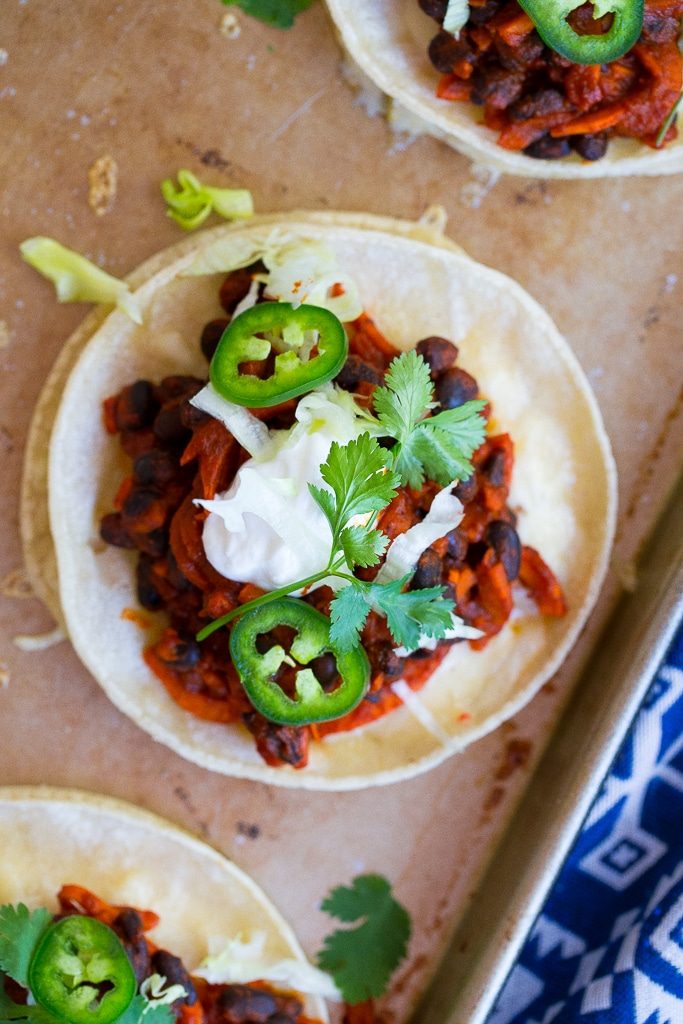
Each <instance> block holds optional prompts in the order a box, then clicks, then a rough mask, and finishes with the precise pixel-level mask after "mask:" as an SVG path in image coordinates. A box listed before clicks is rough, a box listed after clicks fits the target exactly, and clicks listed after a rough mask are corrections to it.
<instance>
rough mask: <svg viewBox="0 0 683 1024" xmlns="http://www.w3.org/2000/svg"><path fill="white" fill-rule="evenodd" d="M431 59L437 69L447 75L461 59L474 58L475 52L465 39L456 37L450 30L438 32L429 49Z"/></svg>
mask: <svg viewBox="0 0 683 1024" xmlns="http://www.w3.org/2000/svg"><path fill="white" fill-rule="evenodd" d="M427 54H428V56H429V59H430V61H431V62H432V64H433V65H434V67H435V68H436V70H437V71H440V72H441V74H442V75H447V74H449V73H450V72H451V71H452V70H453V65H454V64H457V63H458V61H461V60H474V56H475V55H474V52H473V51H472V50H471V49H470V47H469V45H468V44H467V43H466V42H465V40H464V39H456V38H455V36H452V35H451V34H450V32H438V33H437V34H436V35H435V36H434V38H433V39H432V41H431V43H430V44H429V47H428V49H427Z"/></svg>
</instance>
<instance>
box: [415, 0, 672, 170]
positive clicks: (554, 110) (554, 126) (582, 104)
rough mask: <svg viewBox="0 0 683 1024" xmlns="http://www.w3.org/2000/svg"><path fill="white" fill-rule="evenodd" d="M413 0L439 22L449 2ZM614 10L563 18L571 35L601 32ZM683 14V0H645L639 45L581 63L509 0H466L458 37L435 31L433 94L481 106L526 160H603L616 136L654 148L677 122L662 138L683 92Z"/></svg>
mask: <svg viewBox="0 0 683 1024" xmlns="http://www.w3.org/2000/svg"><path fill="white" fill-rule="evenodd" d="M418 3H419V5H420V7H421V8H422V10H423V11H424V12H425V13H426V14H428V15H429V16H430V17H432V18H433V19H434V20H435V21H436V22H438V23H439V24H440V25H442V24H443V19H444V15H445V13H446V8H447V6H448V3H447V0H418ZM611 17H612V16H611V15H605V16H604V17H603V18H601V19H598V20H594V19H593V7H592V5H591V4H590V3H586V4H584V5H583V6H582V7H579V8H578V9H577V10H576V11H574V12H572V14H571V15H570V16H569V19H568V20H569V22H570V24H571V25H572V27H573V28H574V30H575V31H576V32H577V33H579V34H594V35H597V34H600V32H604V31H607V29H608V27H609V25H610V23H611ZM681 17H683V0H646V2H645V15H644V21H643V29H642V33H641V36H640V39H639V40H638V42H637V43H636V45H635V46H634V47H633V48H632V49H631V50H630V51H629V52H628V53H626V54H625V55H624V56H623V57H621V58H620V59H619V60H615V61H612V62H611V63H609V64H587V65H586V64H574V63H572V62H571V61H570V60H567V58H565V57H563V56H561V55H560V54H558V53H555V52H554V51H553V50H551V49H549V48H548V47H547V46H545V44H544V43H543V41H542V40H541V37H540V36H539V34H538V32H537V31H536V29H535V28H534V24H533V22H532V21H531V19H530V18H529V16H528V15H527V14H526V13H525V12H524V11H523V10H522V8H521V7H520V6H519V4H517V3H516V2H515V0H470V14H469V20H468V22H467V24H466V25H465V27H464V28H463V29H462V31H461V32H460V36H459V38H458V39H456V38H455V37H454V36H452V35H450V34H449V33H448V32H445V31H443V29H441V30H440V31H439V32H438V33H437V34H436V35H435V36H434V38H433V39H432V41H431V43H430V45H429V50H428V53H429V59H430V60H431V62H432V64H433V65H434V67H435V68H436V70H437V71H438V72H440V74H441V76H442V77H441V79H440V81H439V84H438V86H437V95H438V96H439V97H440V98H441V99H445V100H465V101H467V102H470V103H474V104H476V105H477V106H481V107H483V120H484V124H485V125H486V126H487V127H488V128H491V129H493V130H494V131H497V132H498V133H499V134H498V139H497V142H498V145H499V146H501V147H502V148H503V149H509V150H521V151H522V152H524V153H525V154H526V155H527V156H530V157H535V158H539V159H543V160H557V159H559V158H561V157H565V156H569V155H570V154H571V153H572V152H575V153H577V154H578V155H579V156H580V157H582V158H583V159H584V160H591V161H592V160H599V159H600V158H601V157H603V156H604V155H605V153H606V151H607V146H608V143H609V140H610V139H611V138H615V137H617V136H622V137H626V138H633V139H638V140H639V141H640V142H643V143H645V145H647V146H652V147H656V146H657V145H660V144H663V143H667V142H671V141H673V139H675V138H676V137H677V129H676V125H675V119H674V122H673V123H672V124H671V125H670V126H669V128H668V130H667V132H666V134H665V136H664V138H663V139H660V140H658V135H659V133H660V130H661V129H662V127H663V125H664V123H665V121H666V119H667V117H668V116H669V114H670V112H671V110H672V108H673V107H674V105H675V103H676V102H677V100H678V97H679V95H680V92H681V85H682V80H683V60H682V57H681V52H680V49H679V46H678V40H679V36H680V31H681Z"/></svg>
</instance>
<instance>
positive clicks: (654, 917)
mask: <svg viewBox="0 0 683 1024" xmlns="http://www.w3.org/2000/svg"><path fill="white" fill-rule="evenodd" d="M672 662H673V664H672ZM682 668H683V629H681V630H679V637H678V638H677V642H676V644H675V645H674V647H673V648H672V651H671V652H670V659H669V664H667V665H665V666H663V667H662V668H661V669H660V671H659V672H658V673H657V676H656V678H655V680H654V681H653V684H652V686H651V687H650V689H649V691H648V694H647V696H646V698H645V700H644V701H643V704H642V706H641V708H640V710H639V712H638V714H637V716H636V718H635V720H634V722H633V725H632V727H631V731H630V734H629V738H628V740H627V741H626V742H625V744H624V746H623V747H622V750H621V752H620V754H619V756H618V758H617V760H616V761H615V764H614V766H613V769H612V771H611V773H610V775H609V776H608V778H607V779H606V781H605V783H604V785H603V786H602V789H601V791H600V794H599V795H598V797H597V798H596V801H595V803H594V805H593V807H592V809H591V812H590V814H589V816H588V818H587V819H586V822H585V823H584V829H583V832H582V834H581V836H580V838H579V839H578V840H577V844H576V848H575V851H573V852H572V853H571V854H570V856H569V858H568V861H567V864H566V865H565V868H563V870H562V873H561V874H560V876H559V878H558V881H557V883H556V885H555V888H554V889H553V891H552V893H551V895H550V897H549V899H548V902H547V903H546V907H545V908H544V911H543V913H542V914H541V915H540V916H539V918H538V919H537V921H536V923H535V925H534V927H533V929H532V931H531V933H530V935H529V937H528V939H527V943H526V945H525V947H524V950H523V952H522V955H521V957H520V962H518V963H517V964H516V965H515V967H514V969H513V970H512V972H511V974H510V976H509V978H508V980H507V982H506V985H505V987H504V989H503V992H502V993H501V996H500V998H499V1000H498V1003H497V1005H496V1007H495V1010H494V1011H493V1013H492V1014H491V1015H490V1016H489V1018H488V1021H487V1024H581V1022H585V1024H683V671H682ZM655 812H659V813H655ZM655 832H656V833H657V834H654V833H655ZM654 865H657V871H658V872H659V877H658V878H655V880H654V881H653V878H652V874H648V872H651V869H652V868H653V866H654ZM657 871H655V875H656V874H657ZM601 892H602V894H604V899H603V896H601ZM582 902H586V903H587V904H588V905H589V906H591V907H592V908H593V911H594V912H593V915H592V916H591V915H590V914H589V915H587V918H584V917H583V916H582V915H581V904H582ZM596 908H598V913H597V915H596V914H595V909H596ZM601 908H606V909H605V914H604V915H603V914H602V909H601ZM589 928H590V934H586V933H587V931H588V929H589Z"/></svg>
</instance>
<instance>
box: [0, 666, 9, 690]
mask: <svg viewBox="0 0 683 1024" xmlns="http://www.w3.org/2000/svg"><path fill="white" fill-rule="evenodd" d="M9 681H10V671H9V669H8V668H7V665H0V690H6V689H7V687H8V686H9Z"/></svg>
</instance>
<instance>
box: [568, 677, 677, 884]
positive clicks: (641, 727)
mask: <svg viewBox="0 0 683 1024" xmlns="http://www.w3.org/2000/svg"><path fill="white" fill-rule="evenodd" d="M682 696H683V672H682V671H681V670H680V669H677V668H673V667H671V666H665V667H664V668H662V669H661V670H660V672H659V674H658V677H657V680H656V682H655V684H654V686H652V687H651V689H650V692H649V693H648V696H647V698H646V700H645V701H644V703H643V706H642V708H641V710H640V711H639V713H638V716H637V718H636V721H635V724H634V726H633V764H632V768H631V773H630V775H629V777H628V778H620V777H618V776H616V775H614V774H613V775H610V776H609V777H608V778H607V780H606V782H605V784H604V785H603V788H602V790H601V792H600V794H599V796H598V798H597V799H596V801H595V803H594V805H593V807H592V809H591V811H590V814H589V815H588V818H587V819H586V823H585V826H584V828H590V827H591V826H592V825H594V824H595V823H596V822H597V821H599V820H600V819H601V818H603V817H605V815H607V814H608V813H609V812H610V811H612V809H613V808H614V807H616V806H617V805H618V804H619V803H620V802H621V801H624V803H623V806H622V807H621V808H620V811H619V817H618V819H617V821H616V823H615V825H614V827H613V829H612V831H611V833H610V835H609V836H608V837H607V838H606V839H604V840H603V842H601V843H600V844H599V845H598V846H596V847H595V848H594V849H593V850H591V851H590V852H589V853H588V854H587V855H586V856H585V857H584V858H583V860H582V861H581V862H580V865H579V866H580V867H581V869H582V870H583V871H585V872H587V874H589V875H592V876H593V877H594V878H597V879H599V880H600V881H601V882H604V884H605V885H609V886H611V888H613V889H618V890H623V889H627V888H628V887H629V886H630V885H632V884H633V882H634V881H635V880H636V879H637V878H639V877H640V876H641V875H643V874H644V873H645V872H646V871H649V869H650V868H651V867H652V866H653V864H655V863H656V862H657V861H658V860H659V859H660V858H661V857H662V856H663V854H664V853H666V850H667V847H666V844H665V843H663V842H661V841H660V840H659V839H658V838H657V837H656V836H653V835H651V834H650V833H648V832H646V831H645V830H644V829H643V828H642V827H641V818H642V810H643V802H644V800H645V795H646V793H647V787H648V785H649V783H650V782H651V781H652V780H653V779H656V778H663V779H665V780H666V782H667V783H668V784H669V785H670V786H673V787H674V788H675V789H678V790H679V791H680V792H683V774H681V772H679V771H678V770H677V769H675V768H674V767H673V766H672V764H671V762H672V761H673V760H674V758H675V757H676V756H677V755H678V754H679V753H680V752H681V750H683V735H680V736H678V737H677V738H676V739H674V741H673V742H672V743H671V744H670V746H669V748H668V749H667V750H666V751H662V749H661V748H662V720H663V718H664V715H665V714H666V712H667V711H669V710H670V709H671V708H672V707H673V706H674V705H675V704H676V702H677V701H678V700H680V699H681V697H682Z"/></svg>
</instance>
